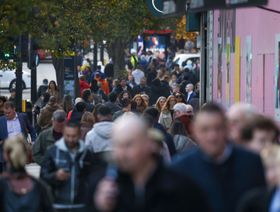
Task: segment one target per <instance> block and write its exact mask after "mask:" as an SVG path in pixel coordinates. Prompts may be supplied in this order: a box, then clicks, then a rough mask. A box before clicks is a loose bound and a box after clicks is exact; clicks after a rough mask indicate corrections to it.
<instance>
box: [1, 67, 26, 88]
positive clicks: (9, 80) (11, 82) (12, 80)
mask: <svg viewBox="0 0 280 212" xmlns="http://www.w3.org/2000/svg"><path fill="white" fill-rule="evenodd" d="M30 87H31V75H30V74H29V73H28V72H26V71H23V74H22V88H23V89H29V88H30ZM12 88H16V75H15V71H14V70H0V89H12Z"/></svg>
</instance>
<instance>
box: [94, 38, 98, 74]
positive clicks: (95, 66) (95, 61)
mask: <svg viewBox="0 0 280 212" xmlns="http://www.w3.org/2000/svg"><path fill="white" fill-rule="evenodd" d="M97 48H98V47H97V43H96V42H94V47H93V68H94V71H96V70H97V54H98V49H97Z"/></svg>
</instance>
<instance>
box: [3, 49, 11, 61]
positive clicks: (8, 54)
mask: <svg viewBox="0 0 280 212" xmlns="http://www.w3.org/2000/svg"><path fill="white" fill-rule="evenodd" d="M13 59H14V54H13V53H12V52H11V51H1V50H0V60H2V61H5V62H8V61H10V60H13Z"/></svg>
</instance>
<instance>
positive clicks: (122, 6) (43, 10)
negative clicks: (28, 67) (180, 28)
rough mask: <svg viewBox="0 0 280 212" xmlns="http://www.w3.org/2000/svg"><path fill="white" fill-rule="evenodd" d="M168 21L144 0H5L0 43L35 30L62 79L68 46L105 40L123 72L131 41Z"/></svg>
mask: <svg viewBox="0 0 280 212" xmlns="http://www.w3.org/2000/svg"><path fill="white" fill-rule="evenodd" d="M167 22H168V21H167V20H164V21H162V20H161V19H156V18H154V17H152V14H150V12H149V10H148V8H147V5H146V3H145V0H94V1H93V0H75V1H73V0H59V1H57V0H24V1H18V0H2V3H1V4H0V46H1V48H3V47H4V46H6V45H11V44H12V45H14V41H15V39H16V38H17V36H19V35H22V34H26V33H29V34H31V35H32V36H33V37H34V38H35V39H36V41H37V43H38V45H39V46H40V48H42V49H50V50H53V52H54V54H53V57H54V64H55V67H56V71H57V73H58V74H57V76H58V79H57V80H58V81H60V80H62V79H60V77H59V76H62V75H61V74H59V72H61V71H63V70H62V69H61V67H62V66H61V62H62V60H61V59H60V58H61V56H63V54H64V52H65V51H69V50H72V51H76V50H77V49H79V48H82V43H83V42H84V41H85V40H90V39H94V41H95V42H102V41H103V40H106V41H107V44H108V51H109V54H110V57H111V58H112V59H113V61H114V66H115V71H116V72H118V71H119V70H122V69H124V65H125V63H124V56H125V52H124V50H125V49H126V48H128V47H129V44H130V42H131V40H132V39H133V38H135V37H136V36H137V35H138V34H140V33H141V32H142V31H143V30H144V29H161V28H165V27H166V23H167ZM171 22H173V21H172V20H171ZM173 23H175V22H173Z"/></svg>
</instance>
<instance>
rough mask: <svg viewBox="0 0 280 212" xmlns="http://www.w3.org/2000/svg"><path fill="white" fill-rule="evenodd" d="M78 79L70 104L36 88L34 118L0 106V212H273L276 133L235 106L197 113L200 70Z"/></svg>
mask: <svg viewBox="0 0 280 212" xmlns="http://www.w3.org/2000/svg"><path fill="white" fill-rule="evenodd" d="M82 70H86V71H83V72H82V73H81V74H82V75H81V76H80V91H81V92H80V96H79V97H77V98H75V99H72V97H71V96H64V97H63V98H60V95H59V90H58V88H57V85H56V83H55V82H54V81H51V82H50V83H48V81H47V80H44V82H43V85H42V86H40V87H39V92H38V93H40V97H39V100H38V101H37V103H36V104H35V106H34V107H33V113H34V117H35V118H34V119H32V118H30V116H28V114H25V113H18V112H17V111H16V110H15V104H14V101H13V98H12V97H13V96H12V97H11V98H10V99H7V98H5V97H0V172H1V173H2V175H3V176H2V177H1V178H0V211H8V212H12V211H30V212H33V211H34V212H35V211H65V212H66V211H73V212H75V211H81V212H83V211H100V212H109V211H127V212H129V211H131V212H137V211H139V212H140V211H141V212H142V211H147V212H149V211H151V212H164V211H166V212H171V211H186V212H200V211H201V212H208V211H209V212H211V211H213V212H235V211H240V212H251V211H252V212H258V211H269V212H279V211H280V204H279V202H280V195H279V194H280V187H279V186H280V159H279V157H280V147H279V128H278V126H277V124H276V123H275V122H274V121H273V120H272V119H270V118H269V117H266V116H264V115H262V114H258V112H257V111H256V110H255V109H254V108H253V106H251V105H248V104H244V103H239V104H236V105H233V106H232V107H231V108H230V109H229V110H228V111H225V110H224V109H223V108H222V107H221V106H220V105H218V104H215V103H211V102H209V103H206V104H204V105H202V106H201V107H199V90H200V85H199V64H198V61H195V62H192V61H188V62H187V66H186V67H184V68H182V67H180V66H179V65H174V66H173V67H169V68H167V67H166V66H165V64H163V63H162V61H159V60H158V59H157V58H153V57H152V55H151V54H147V55H142V56H141V57H137V55H135V54H132V55H130V58H129V60H128V62H127V76H126V77H124V78H120V79H115V78H114V71H113V66H112V63H109V64H108V65H107V66H106V67H105V69H104V70H103V71H102V69H101V68H100V67H99V68H98V70H97V71H94V72H91V71H90V69H88V68H85V67H84V68H82ZM31 161H34V162H36V163H37V164H38V165H40V167H41V171H40V178H39V179H36V178H34V177H31V176H30V175H29V174H28V173H27V172H26V171H25V168H24V167H25V165H26V164H27V163H29V162H31Z"/></svg>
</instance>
